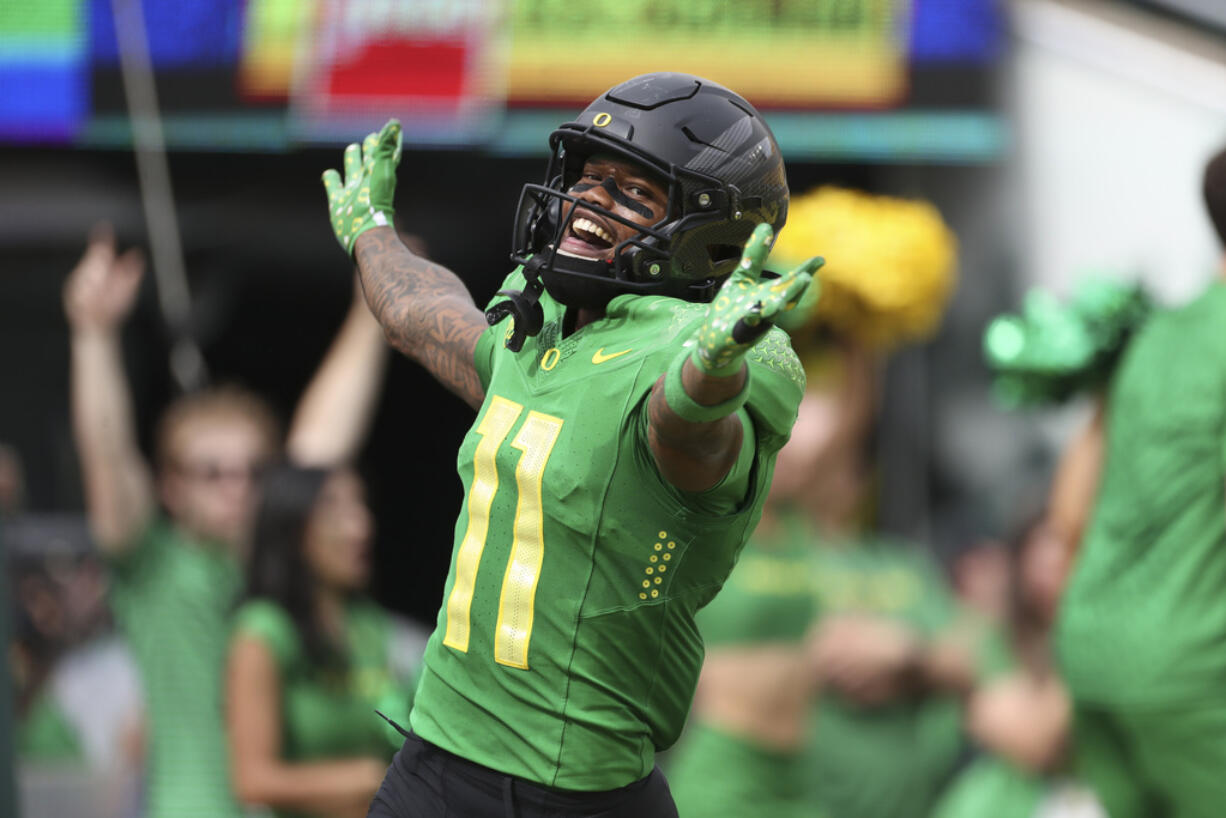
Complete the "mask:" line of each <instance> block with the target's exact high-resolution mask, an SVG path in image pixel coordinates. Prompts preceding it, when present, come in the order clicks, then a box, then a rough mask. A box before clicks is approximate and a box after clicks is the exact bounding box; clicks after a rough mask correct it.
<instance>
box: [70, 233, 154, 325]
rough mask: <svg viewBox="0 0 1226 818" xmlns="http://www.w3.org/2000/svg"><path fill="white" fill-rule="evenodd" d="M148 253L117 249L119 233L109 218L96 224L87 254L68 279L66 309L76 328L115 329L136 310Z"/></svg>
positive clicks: (90, 237) (133, 249) (86, 249)
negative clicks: (135, 306)
mask: <svg viewBox="0 0 1226 818" xmlns="http://www.w3.org/2000/svg"><path fill="white" fill-rule="evenodd" d="M144 272H145V257H144V255H142V254H141V252H140V250H138V249H136V248H132V249H130V250H128V251H126V252H124V253H123V254H120V255H116V253H115V233H114V231H113V230H112V229H111V226H110V225H109V224H106V223H105V222H102V223H99V224H97V225H95V226H94V229H93V230H92V231H91V232H90V235H89V244H88V245H87V246H86V248H85V254H84V255H82V256H81V260H80V261H78V262H77V266H76V267H75V268H74V269H73V271H72V272H71V273H70V274H69V275H68V280H67V281H65V282H64V313H65V315H66V316H67V317H68V323H69V325H71V326H72V328H73V329H74V330H78V331H82V330H101V331H105V332H111V331H114V330H115V329H116V328H117V327H118V326H119V324H120V323H121V322H122V321H123V320H124V319H125V318H127V316H128V313H130V312H131V311H132V305H133V304H134V303H136V294H137V292H138V290H139V289H140V281H141V277H142V276H143V275H144Z"/></svg>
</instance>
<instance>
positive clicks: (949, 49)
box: [910, 0, 1005, 65]
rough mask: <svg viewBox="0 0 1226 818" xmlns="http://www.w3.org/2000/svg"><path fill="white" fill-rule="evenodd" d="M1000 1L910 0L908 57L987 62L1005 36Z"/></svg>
mask: <svg viewBox="0 0 1226 818" xmlns="http://www.w3.org/2000/svg"><path fill="white" fill-rule="evenodd" d="M1003 5H1004V4H1003V0H912V9H911V42H910V59H911V62H912V63H913V64H919V65H923V64H924V63H935V62H962V63H988V62H991V61H993V60H995V59H996V58H997V57H998V56H999V55H1000V52H1001V49H1002V47H1003V45H1004V39H1005V16H1004V8H1003Z"/></svg>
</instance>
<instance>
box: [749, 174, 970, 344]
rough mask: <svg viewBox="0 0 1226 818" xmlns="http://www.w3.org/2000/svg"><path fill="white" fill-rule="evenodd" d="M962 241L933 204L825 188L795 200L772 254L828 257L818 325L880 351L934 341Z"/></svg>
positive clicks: (783, 259)
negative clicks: (926, 338)
mask: <svg viewBox="0 0 1226 818" xmlns="http://www.w3.org/2000/svg"><path fill="white" fill-rule="evenodd" d="M957 253H958V250H957V239H956V238H955V237H954V235H953V233H952V231H950V229H949V227H948V226H947V225H946V224H945V221H944V220H943V219H942V218H941V214H940V213H939V212H938V211H937V209H936V208H935V207H933V206H932V205H931V204H930V203H928V202H924V201H911V200H906V199H899V198H895V197H892V196H874V195H871V194H868V193H863V192H860V191H856V190H846V189H843V188H836V187H821V188H818V189H817V190H814V191H812V192H810V193H807V194H805V195H803V196H798V197H796V198H794V199H792V201H791V203H790V205H789V207H788V220H787V225H786V226H785V227H784V229H783V230H782V231H780V233H779V236H778V238H777V239H776V241H775V247H774V251H773V253H772V255H773V257H774V259H775V260H776V261H775V264H774V265H772V266H774V267H776V268H783V269H790V268H791V267H793V266H795V265H796V264H798V263H800V261H802V260H803V259H806V258H808V257H810V256H813V255H815V254H820V255H823V256H825V257H826V264H825V266H824V267H822V268H821V269H820V270H819V271H818V273H817V277H818V278H819V279H820V280H821V285H822V286H821V297H820V298H819V299H818V302H817V304H816V307H815V308H814V316H813V317H814V319H815V320H816V321H818V322H820V323H822V324H824V325H826V326H829V327H831V328H832V329H834V330H835V331H837V332H842V333H846V334H849V335H851V336H853V337H855V338H857V339H858V340H860V341H862V342H864V343H867V344H871V345H872V346H875V347H890V346H894V345H897V344H900V343H904V342H907V341H912V340H917V339H920V338H923V337H926V336H928V335H930V334H931V333H932V332H934V331H935V330H936V328H937V326H938V325H939V324H940V320H941V316H942V314H943V313H944V310H945V305H946V303H947V302H948V300H949V296H950V294H951V293H952V292H953V287H954V283H955V269H956V265H957Z"/></svg>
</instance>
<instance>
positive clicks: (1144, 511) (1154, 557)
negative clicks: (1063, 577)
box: [1056, 149, 1226, 818]
mask: <svg viewBox="0 0 1226 818" xmlns="http://www.w3.org/2000/svg"><path fill="white" fill-rule="evenodd" d="M1203 193H1204V202H1205V205H1206V209H1207V212H1208V215H1209V219H1210V221H1211V223H1212V224H1213V227H1214V229H1215V231H1216V233H1217V236H1218V238H1219V239H1220V241H1221V242H1222V243H1223V244H1226V149H1222V150H1219V151H1218V153H1217V154H1216V155H1215V156H1213V157H1212V158H1211V159H1210V161H1209V162H1208V163H1207V165H1206V167H1205V170H1204V175H1203ZM1223 327H1226V256H1219V268H1218V270H1217V271H1216V277H1215V279H1214V281H1213V282H1212V283H1211V284H1210V285H1209V286H1208V287H1207V288H1206V289H1205V291H1204V292H1203V293H1202V294H1201V295H1200V296H1199V297H1198V298H1196V299H1195V300H1193V301H1192V302H1191V303H1189V304H1187V305H1185V306H1183V307H1180V308H1177V309H1169V310H1162V311H1158V312H1156V313H1155V314H1154V315H1152V316H1151V317H1150V318H1149V320H1148V321H1147V322H1146V324H1145V325H1144V326H1143V327H1142V328H1141V329H1140V330H1139V331H1138V332H1137V333H1136V335H1135V337H1134V338H1133V340H1132V341H1131V342H1130V343H1129V344H1128V347H1127V349H1126V350H1125V351H1124V354H1123V358H1122V360H1121V361H1120V363H1119V367H1118V369H1117V370H1116V372H1115V373H1114V375H1113V377H1112V379H1111V382H1110V386H1109V388H1108V393H1107V398H1106V413H1105V418H1104V421H1103V429H1104V432H1103V438H1102V443H1101V444H1100V445H1101V446H1102V452H1103V454H1102V458H1101V462H1102V480H1101V482H1100V485H1099V488H1098V492H1097V495H1096V496H1095V500H1094V507H1093V514H1092V515H1091V516H1090V518H1089V524H1088V526H1087V527H1086V530H1085V535H1084V537H1083V538H1082V541H1081V545H1080V548H1079V551H1078V556H1077V565H1076V569H1075V570H1074V572H1073V576H1072V578H1071V579H1070V581H1069V586H1068V589H1067V590H1066V592H1065V596H1064V599H1063V600H1062V603H1061V607H1060V616H1059V621H1058V625H1057V628H1056V633H1057V636H1056V645H1057V653H1058V655H1059V663H1060V669H1061V673H1062V674H1063V677H1064V680H1065V682H1066V683H1067V685H1068V688H1069V692H1070V694H1071V696H1072V699H1073V702H1074V728H1075V747H1076V752H1075V757H1076V758H1075V760H1076V764H1077V769H1078V772H1079V774H1081V775H1084V776H1085V777H1086V779H1087V781H1089V782H1090V783H1091V784H1092V785H1093V786H1094V788H1095V790H1096V792H1097V793H1098V795H1099V796H1100V797H1101V798H1102V800H1103V805H1104V806H1105V807H1106V808H1107V811H1108V812H1109V813H1110V814H1111V815H1112V816H1114V817H1115V818H1130V816H1141V815H1144V816H1167V815H1171V816H1185V815H1218V814H1221V811H1222V804H1224V803H1226V777H1224V776H1223V775H1222V770H1224V769H1226V604H1224V603H1223V595H1222V589H1223V587H1226V477H1224V475H1226V434H1224V432H1223V430H1224V429H1226V332H1224V331H1223Z"/></svg>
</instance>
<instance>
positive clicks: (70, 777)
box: [5, 515, 143, 816]
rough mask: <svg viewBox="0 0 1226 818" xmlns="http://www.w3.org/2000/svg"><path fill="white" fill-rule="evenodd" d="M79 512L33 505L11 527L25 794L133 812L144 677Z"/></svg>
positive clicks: (50, 806) (83, 810) (67, 810)
mask: <svg viewBox="0 0 1226 818" xmlns="http://www.w3.org/2000/svg"><path fill="white" fill-rule="evenodd" d="M74 522H76V521H74V520H65V519H62V518H43V517H41V516H38V515H26V516H24V517H22V518H20V519H17V520H15V521H14V522H13V523H12V524H11V525H10V526H9V527H8V529H7V530H6V532H5V533H6V549H7V552H8V563H9V568H10V570H11V578H12V582H13V588H14V594H13V597H14V602H15V603H16V604H15V608H16V618H15V621H16V632H15V634H14V638H13V641H12V644H11V646H10V651H9V666H10V668H11V669H12V671H13V676H14V679H15V682H16V685H15V688H16V697H15V699H16V716H17V729H16V732H15V735H14V740H15V743H16V751H17V755H18V760H19V762H20V766H19V771H20V776H19V781H20V784H21V793H22V796H21V802H22V804H23V808H24V810H25V811H26V814H28V815H44V814H73V815H80V816H87V815H88V816H126V815H130V814H132V812H133V810H134V809H135V805H136V803H137V800H138V793H137V792H136V786H135V784H136V781H137V777H138V773H139V770H140V767H141V764H142V763H143V754H142V749H143V744H142V741H141V739H142V729H143V702H142V698H141V691H140V684H139V681H138V679H137V674H136V669H135V666H134V664H133V662H132V657H131V653H130V652H129V651H128V650H127V648H126V646H125V645H124V644H122V642H121V641H120V640H119V639H117V638H116V637H115V636H114V635H113V634H112V633H111V632H110V628H109V624H110V618H109V616H108V613H107V610H106V605H105V595H106V578H105V575H104V573H103V570H102V566H101V565H100V564H99V562H98V560H97V559H96V558H95V557H94V556H93V555H92V554H90V553H89V552H88V551H87V550H86V549H87V548H88V545H87V542H86V540H87V537H86V534H85V531H84V526H83V525H79V526H78V525H74V524H73V523H74Z"/></svg>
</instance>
